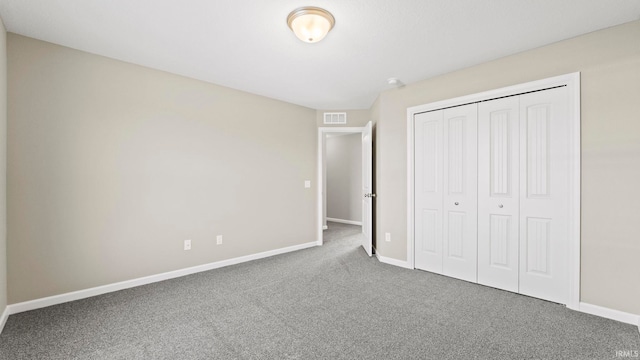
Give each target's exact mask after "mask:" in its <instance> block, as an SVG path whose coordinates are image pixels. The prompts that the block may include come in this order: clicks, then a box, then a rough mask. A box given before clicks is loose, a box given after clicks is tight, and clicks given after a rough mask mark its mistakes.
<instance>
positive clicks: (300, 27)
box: [287, 6, 336, 43]
mask: <svg viewBox="0 0 640 360" xmlns="http://www.w3.org/2000/svg"><path fill="white" fill-rule="evenodd" d="M335 23H336V20H335V18H334V17H333V15H331V13H330V12H328V11H327V10H325V9H321V8H317V7H311V6H307V7H301V8H297V9H295V10H293V11H292V12H291V13H290V14H289V16H287V24H288V25H289V27H290V28H291V30H293V33H294V34H296V36H297V37H298V39H300V40H302V41H304V42H307V43H315V42H318V41H320V40H322V39H324V37H325V36H327V34H328V33H329V31H331V29H332V28H333V25H335Z"/></svg>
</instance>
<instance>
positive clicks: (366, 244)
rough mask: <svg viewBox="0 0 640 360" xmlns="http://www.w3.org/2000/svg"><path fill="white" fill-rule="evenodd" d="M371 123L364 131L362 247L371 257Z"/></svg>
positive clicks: (373, 195) (372, 195)
mask: <svg viewBox="0 0 640 360" xmlns="http://www.w3.org/2000/svg"><path fill="white" fill-rule="evenodd" d="M371 128H372V125H371V121H369V122H368V123H367V125H366V126H365V127H364V129H363V131H362V234H363V237H362V247H363V248H364V251H366V252H367V254H368V255H369V256H371V254H372V236H373V235H372V234H373V229H372V227H373V226H372V223H373V221H372V213H373V198H374V197H375V194H373V186H372V181H373V179H372V172H373V171H372V170H373V169H372V164H373V154H372V144H373V141H372V139H371V136H372V134H371Z"/></svg>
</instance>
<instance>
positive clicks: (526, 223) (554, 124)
mask: <svg viewBox="0 0 640 360" xmlns="http://www.w3.org/2000/svg"><path fill="white" fill-rule="evenodd" d="M568 102H569V100H568V91H567V88H566V87H561V88H555V89H550V90H545V91H539V92H535V93H530V94H526V95H521V96H520V139H521V143H520V293H521V294H525V295H530V296H535V297H537V298H541V299H545V300H550V301H554V302H559V303H562V304H566V303H567V300H568V297H569V293H568V286H567V284H568V268H567V265H568V263H569V262H568V249H569V244H568V231H569V229H568V219H567V216H568V212H569V203H568V194H569V163H568V161H569V146H568V145H569V141H568V140H567V139H568V138H569V136H568V134H569V128H568V123H569V121H568V118H567V117H568V115H569V114H568V106H567V104H568Z"/></svg>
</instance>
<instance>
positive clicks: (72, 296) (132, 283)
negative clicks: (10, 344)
mask: <svg viewBox="0 0 640 360" xmlns="http://www.w3.org/2000/svg"><path fill="white" fill-rule="evenodd" d="M317 245H318V244H317V243H316V242H315V241H312V242H308V243H304V244H300V245H294V246H289V247H286V248H281V249H275V250H269V251H265V252H261V253H257V254H252V255H246V256H241V257H237V258H233V259H228V260H222V261H216V262H212V263H209V264H203V265H198V266H193V267H189V268H185V269H180V270H175V271H169V272H165V273H161V274H156V275H151V276H145V277H141V278H137V279H132V280H127V281H121V282H117V283H114V284H109V285H103V286H97V287H93V288H89V289H84V290H78V291H73V292H70V293H66V294H60V295H54V296H49V297H45V298H41V299H35V300H30V301H25V302H21V303H17V304H12V305H9V306H7V310H5V313H7V312H8V314H9V315H13V314H17V313H21V312H24V311H29V310H35V309H40V308H44V307H47V306H51V305H57V304H62V303H66V302H69V301H75V300H80V299H86V298H88V297H92V296H96V295H102V294H106V293H110V292H114V291H119V290H124V289H129V288H132V287H136V286H142V285H147V284H152V283H155V282H158V281H164V280H169V279H174V278H178V277H181V276H185V275H191V274H195V273H199V272H203V271H208V270H213V269H218V268H221V267H225V266H229V265H236V264H240V263H244V262H247V261H252V260H257V259H263V258H266V257H270V256H275V255H280V254H284V253H288V252H292V251H297V250H302V249H307V248H310V247H314V246H317Z"/></svg>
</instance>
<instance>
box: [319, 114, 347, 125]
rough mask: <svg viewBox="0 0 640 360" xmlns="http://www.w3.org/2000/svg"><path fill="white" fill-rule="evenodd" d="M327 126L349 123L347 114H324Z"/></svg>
mask: <svg viewBox="0 0 640 360" xmlns="http://www.w3.org/2000/svg"><path fill="white" fill-rule="evenodd" d="M324 123H325V125H340V124H346V123H347V113H346V112H341V113H324Z"/></svg>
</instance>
